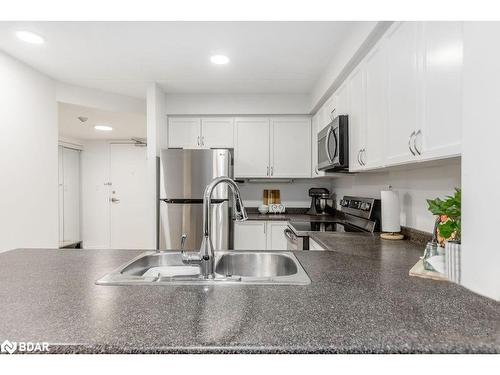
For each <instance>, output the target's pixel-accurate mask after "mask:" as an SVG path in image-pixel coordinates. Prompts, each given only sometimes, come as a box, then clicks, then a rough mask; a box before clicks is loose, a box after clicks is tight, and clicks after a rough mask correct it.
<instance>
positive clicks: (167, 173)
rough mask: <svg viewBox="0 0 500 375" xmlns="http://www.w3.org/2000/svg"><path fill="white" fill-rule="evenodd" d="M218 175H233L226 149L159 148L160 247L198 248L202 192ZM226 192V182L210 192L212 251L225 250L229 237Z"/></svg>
mask: <svg viewBox="0 0 500 375" xmlns="http://www.w3.org/2000/svg"><path fill="white" fill-rule="evenodd" d="M220 176H227V177H231V178H232V177H233V170H232V154H231V151H230V150H227V149H211V150H181V149H164V150H161V156H160V165H159V188H158V194H159V209H158V212H159V218H158V219H159V220H158V225H159V228H158V229H159V230H158V234H159V238H158V244H159V248H160V249H162V250H163V249H181V247H183V248H184V249H186V250H198V249H199V248H200V245H201V240H202V236H203V215H202V207H203V204H202V203H203V192H204V190H205V187H206V186H207V185H208V183H210V181H212V179H214V178H216V177H220ZM228 194H229V189H228V187H227V185H226V184H220V185H218V186H217V187H216V189H215V190H214V192H213V195H212V201H211V207H210V212H211V215H212V228H211V229H212V242H213V245H214V249H215V250H226V249H229V246H230V241H231V240H232V239H231V238H230V233H231V232H232V230H231V226H232V220H230V216H229V215H230V207H229V196H228ZM183 237H184V238H185V239H184V240H183Z"/></svg>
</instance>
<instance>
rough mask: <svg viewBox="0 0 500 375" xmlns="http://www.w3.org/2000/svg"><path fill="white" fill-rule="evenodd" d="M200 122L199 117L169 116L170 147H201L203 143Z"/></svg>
mask: <svg viewBox="0 0 500 375" xmlns="http://www.w3.org/2000/svg"><path fill="white" fill-rule="evenodd" d="M200 123H201V121H200V119H199V118H187V117H179V118H169V119H168V147H172V148H199V147H200V145H201V144H200V141H201V139H200V130H201V128H200Z"/></svg>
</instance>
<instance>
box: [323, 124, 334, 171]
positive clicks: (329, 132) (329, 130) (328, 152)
mask: <svg viewBox="0 0 500 375" xmlns="http://www.w3.org/2000/svg"><path fill="white" fill-rule="evenodd" d="M332 133H333V128H332V127H330V129H328V133H327V135H326V140H325V150H326V157H327V158H328V161H329V162H330V163H333V160H332V155H330V148H329V147H328V145H329V143H330V136H331V135H332Z"/></svg>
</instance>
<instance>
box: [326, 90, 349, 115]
mask: <svg viewBox="0 0 500 375" xmlns="http://www.w3.org/2000/svg"><path fill="white" fill-rule="evenodd" d="M334 97H335V115H336V116H338V115H348V114H349V88H348V87H347V85H346V84H343V85H342V86H340V87H339V89H338V90H337V91H336V92H335V94H334ZM325 125H326V124H325Z"/></svg>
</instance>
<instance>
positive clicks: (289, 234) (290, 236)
mask: <svg viewBox="0 0 500 375" xmlns="http://www.w3.org/2000/svg"><path fill="white" fill-rule="evenodd" d="M284 233H285V237H286V238H287V239H288V240H289V241H290V242H292V243H295V242H297V237H295V234H294V233H293V232H292V231H291V230H290V229H289V228H285V230H284ZM294 237H295V238H294Z"/></svg>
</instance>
